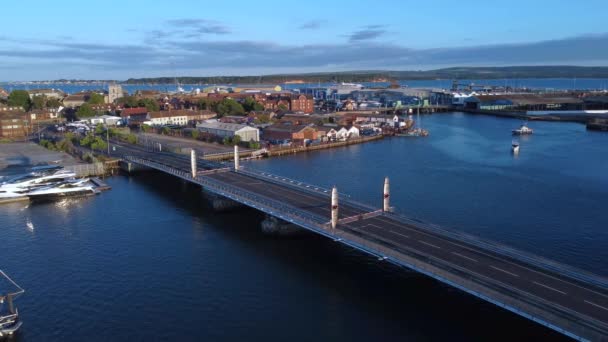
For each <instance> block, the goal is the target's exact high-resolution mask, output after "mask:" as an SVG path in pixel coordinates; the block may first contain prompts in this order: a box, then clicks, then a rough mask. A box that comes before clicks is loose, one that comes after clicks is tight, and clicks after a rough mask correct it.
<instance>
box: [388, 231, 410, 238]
mask: <svg viewBox="0 0 608 342" xmlns="http://www.w3.org/2000/svg"><path fill="white" fill-rule="evenodd" d="M389 232H390V233H393V234H395V235H399V236H403V237H404V238H409V236H408V235H405V234H401V233H398V232H396V231H394V230H389Z"/></svg>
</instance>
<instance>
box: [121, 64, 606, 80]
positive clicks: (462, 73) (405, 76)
mask: <svg viewBox="0 0 608 342" xmlns="http://www.w3.org/2000/svg"><path fill="white" fill-rule="evenodd" d="M507 78H608V67H581V66H514V67H455V68H445V69H436V70H424V71H390V70H373V71H365V70H360V71H345V72H323V73H307V74H277V75H263V76H210V77H178V78H177V80H178V81H179V82H180V83H183V84H237V83H238V84H278V83H286V82H306V83H317V82H321V83H326V82H373V81H385V80H434V79H507ZM175 80H176V78H174V77H154V78H130V79H128V80H126V81H125V82H123V83H125V84H136V83H148V84H172V83H175Z"/></svg>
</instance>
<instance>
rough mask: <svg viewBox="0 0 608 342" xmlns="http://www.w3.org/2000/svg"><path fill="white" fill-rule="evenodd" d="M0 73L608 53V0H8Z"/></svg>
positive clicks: (268, 68)
mask: <svg viewBox="0 0 608 342" xmlns="http://www.w3.org/2000/svg"><path fill="white" fill-rule="evenodd" d="M1 6H2V7H1V8H2V9H1V11H2V13H4V14H10V15H3V19H2V27H3V30H2V31H0V81H14V80H44V79H58V78H80V79H101V78H104V79H127V78H130V77H148V76H149V77H154V76H175V75H191V76H208V75H259V74H272V73H283V72H316V71H341V70H357V69H366V70H368V69H395V70H419V69H432V68H439V67H450V66H501V65H539V64H548V65H550V64H553V65H556V64H557V65H560V64H568V65H600V66H605V65H608V27H607V26H606V25H605V14H606V13H608V1H606V0H603V1H599V0H598V1H596V0H585V1H577V2H574V1H568V2H566V1H559V2H558V1H545V0H527V1H519V0H510V1H487V0H485V1H466V0H461V1H451V0H450V1H448V0H434V1H433V0H428V1H408V0H402V1H392V0H374V1H369V0H366V1H364V0H351V1H342V0H333V1H327V0H325V1H316V0H313V1H311V0H309V1H261V0H260V1H248V0H243V1H239V0H231V1H194V0H173V1H153V0H147V1H143V0H130V1H126V0H120V1H118V0H104V1H96V2H91V1H84V2H83V1H67V0H55V1H46V0H34V1H10V2H4V3H3V4H2V5H1Z"/></svg>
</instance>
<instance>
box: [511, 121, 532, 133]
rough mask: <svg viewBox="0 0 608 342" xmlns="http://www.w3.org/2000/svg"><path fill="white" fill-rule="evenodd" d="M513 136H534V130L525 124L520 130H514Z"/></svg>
mask: <svg viewBox="0 0 608 342" xmlns="http://www.w3.org/2000/svg"><path fill="white" fill-rule="evenodd" d="M511 132H513V135H527V134H532V133H534V130H533V129H532V128H529V127H528V126H527V125H526V124H525V123H524V124H522V125H521V127H519V128H518V129H514V130H513V131H511Z"/></svg>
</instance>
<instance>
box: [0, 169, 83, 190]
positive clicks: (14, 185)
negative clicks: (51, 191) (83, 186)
mask: <svg viewBox="0 0 608 342" xmlns="http://www.w3.org/2000/svg"><path fill="white" fill-rule="evenodd" d="M74 177H76V173H74V172H72V171H68V170H59V171H55V172H53V173H52V174H48V173H42V174H41V173H40V172H37V171H33V172H30V173H28V174H25V175H21V176H17V177H13V178H11V179H9V180H7V181H5V182H3V183H1V184H0V190H4V191H19V190H27V189H31V188H35V187H40V186H45V185H50V184H53V183H57V182H61V181H66V180H69V179H74Z"/></svg>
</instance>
